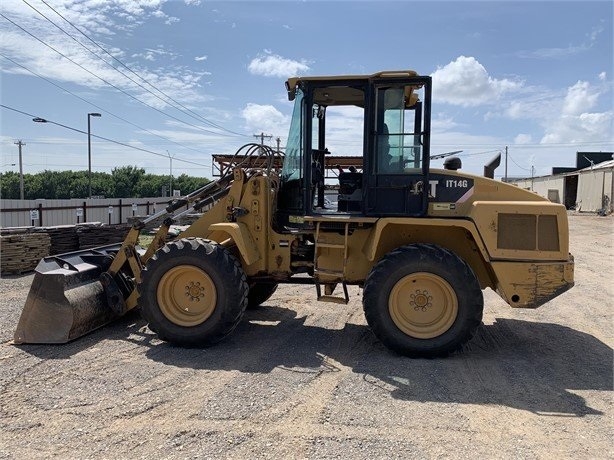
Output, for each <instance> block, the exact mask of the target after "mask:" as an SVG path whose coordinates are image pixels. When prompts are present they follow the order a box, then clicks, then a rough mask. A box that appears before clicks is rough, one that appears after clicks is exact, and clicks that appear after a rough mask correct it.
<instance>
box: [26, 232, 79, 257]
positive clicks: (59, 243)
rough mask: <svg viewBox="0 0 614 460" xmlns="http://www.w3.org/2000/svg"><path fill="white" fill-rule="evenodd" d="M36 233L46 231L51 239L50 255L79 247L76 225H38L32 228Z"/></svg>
mask: <svg viewBox="0 0 614 460" xmlns="http://www.w3.org/2000/svg"><path fill="white" fill-rule="evenodd" d="M33 231H34V232H36V233H46V234H47V235H49V238H50V239H51V248H50V250H49V254H50V255H55V254H64V253H66V252H73V251H77V250H78V249H79V237H78V236H77V227H75V226H74V225H58V226H56V227H39V228H35V229H34V230H33Z"/></svg>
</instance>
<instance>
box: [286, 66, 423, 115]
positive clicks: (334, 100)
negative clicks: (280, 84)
mask: <svg viewBox="0 0 614 460" xmlns="http://www.w3.org/2000/svg"><path fill="white" fill-rule="evenodd" d="M417 76H418V73H417V72H415V71H413V70H386V71H382V72H377V73H374V74H371V75H338V76H330V75H329V76H313V77H292V78H288V80H287V81H286V89H287V91H288V100H290V101H292V100H294V98H295V96H296V89H297V88H298V86H299V84H300V83H301V82H306V83H307V82H318V83H326V82H330V86H328V87H327V86H322V87H318V88H316V90H315V91H314V102H316V103H318V104H322V105H327V106H330V105H357V106H362V105H363V104H364V94H363V92H362V91H361V90H359V89H357V88H353V87H351V86H347V85H339V82H340V81H344V82H347V81H352V80H355V81H356V82H359V81H367V80H369V81H373V82H375V81H376V80H390V79H395V78H398V79H400V80H402V79H406V78H411V77H417ZM418 88H419V86H417V87H406V93H407V100H408V101H409V100H412V99H414V98H412V97H411V96H412V94H411V93H412V92H413V90H414V89H418Z"/></svg>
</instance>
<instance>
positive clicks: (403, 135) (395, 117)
mask: <svg viewBox="0 0 614 460" xmlns="http://www.w3.org/2000/svg"><path fill="white" fill-rule="evenodd" d="M416 80H417V81H416V83H415V85H414V84H412V85H409V86H408V85H407V82H404V83H403V84H399V83H394V82H390V83H388V84H387V83H385V82H381V83H378V84H376V85H374V86H373V89H372V93H371V98H370V102H371V103H370V104H369V110H367V111H366V113H365V128H366V129H365V136H366V137H367V138H366V139H365V154H364V157H365V167H366V169H367V170H368V172H367V174H366V175H365V176H366V177H365V180H366V185H367V187H366V188H367V191H366V197H365V198H366V203H365V214H366V215H369V216H423V215H426V212H427V209H428V191H429V187H428V167H429V161H428V160H429V156H430V154H429V152H430V90H431V86H430V78H428V77H420V78H419V79H418V78H417V79H416ZM418 88H421V89H420V99H422V101H420V100H418V98H417V97H416V92H417V90H418Z"/></svg>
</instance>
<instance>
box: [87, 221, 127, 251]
mask: <svg viewBox="0 0 614 460" xmlns="http://www.w3.org/2000/svg"><path fill="white" fill-rule="evenodd" d="M129 230H130V225H126V224H114V225H86V226H79V227H77V237H78V238H79V248H80V249H89V248H95V247H98V246H104V245H106V244H112V243H121V242H122V241H124V239H125V238H126V235H127V234H128V231H129Z"/></svg>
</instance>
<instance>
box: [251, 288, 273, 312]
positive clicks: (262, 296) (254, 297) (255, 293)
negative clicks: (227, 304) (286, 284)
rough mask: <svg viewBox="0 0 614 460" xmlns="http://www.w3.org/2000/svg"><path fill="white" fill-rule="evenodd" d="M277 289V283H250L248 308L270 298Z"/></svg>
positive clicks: (254, 306) (252, 307) (255, 306)
mask: <svg viewBox="0 0 614 460" xmlns="http://www.w3.org/2000/svg"><path fill="white" fill-rule="evenodd" d="M276 290H277V283H266V282H264V283H258V282H254V283H252V284H250V285H249V293H248V294H247V308H249V309H254V308H257V307H258V306H260V305H262V304H263V303H264V302H266V301H267V300H269V299H270V298H271V296H272V295H273V294H274V293H275V291H276Z"/></svg>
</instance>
